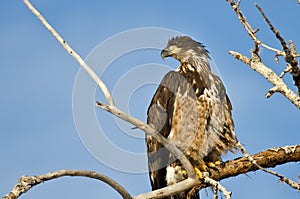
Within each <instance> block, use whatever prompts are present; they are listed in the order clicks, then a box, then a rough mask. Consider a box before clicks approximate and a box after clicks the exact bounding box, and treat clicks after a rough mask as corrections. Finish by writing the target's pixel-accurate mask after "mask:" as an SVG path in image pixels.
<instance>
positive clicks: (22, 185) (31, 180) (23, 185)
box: [2, 170, 132, 199]
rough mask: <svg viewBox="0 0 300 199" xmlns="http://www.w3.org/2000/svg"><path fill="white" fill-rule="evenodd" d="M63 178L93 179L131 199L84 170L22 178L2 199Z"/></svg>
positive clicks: (116, 186) (118, 187) (115, 185)
mask: <svg viewBox="0 0 300 199" xmlns="http://www.w3.org/2000/svg"><path fill="white" fill-rule="evenodd" d="M64 176H80V177H88V178H93V179H96V180H100V181H103V182H105V183H106V184H108V185H110V186H111V187H112V188H113V189H115V190H116V191H118V192H119V193H120V195H121V196H122V197H123V198H124V199H132V196H131V195H130V194H129V193H128V192H127V191H126V189H125V188H123V187H122V186H121V185H120V184H118V183H117V182H116V181H114V180H112V179H111V178H109V177H107V176H105V175H103V174H100V173H97V172H95V171H86V170H60V171H55V172H50V173H46V174H43V175H40V176H22V177H21V178H20V179H19V181H18V184H17V185H16V186H15V187H14V188H13V190H12V191H11V192H10V193H9V194H7V195H5V196H4V197H2V199H15V198H18V197H19V196H20V195H22V194H23V193H26V192H27V191H28V190H30V189H31V188H32V187H34V186H36V185H38V184H40V183H43V182H45V181H48V180H53V179H57V178H60V177H64Z"/></svg>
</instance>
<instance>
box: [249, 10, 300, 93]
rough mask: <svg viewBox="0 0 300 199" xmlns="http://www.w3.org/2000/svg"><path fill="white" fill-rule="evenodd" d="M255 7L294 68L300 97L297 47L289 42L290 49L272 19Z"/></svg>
mask: <svg viewBox="0 0 300 199" xmlns="http://www.w3.org/2000/svg"><path fill="white" fill-rule="evenodd" d="M255 6H256V7H257V9H258V10H259V12H260V13H261V15H262V16H263V18H264V20H265V21H266V22H267V24H268V25H269V27H270V30H271V31H272V32H273V33H274V34H275V36H276V38H277V39H278V40H279V41H280V43H281V46H282V49H283V51H284V53H285V55H284V59H285V61H286V62H287V63H289V64H290V65H291V67H292V69H291V74H292V76H293V80H294V84H295V86H296V87H297V89H298V95H299V96H300V69H299V63H298V60H297V58H296V57H297V53H296V47H295V46H294V44H293V42H292V41H289V44H290V48H289V47H288V45H287V42H286V41H285V40H284V38H283V37H282V36H281V34H280V32H279V31H278V30H277V29H276V28H275V27H274V26H273V24H272V23H271V21H270V19H269V18H268V17H267V15H266V14H265V12H264V10H263V9H262V8H261V7H260V6H259V5H258V4H255Z"/></svg>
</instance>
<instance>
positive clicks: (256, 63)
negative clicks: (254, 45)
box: [229, 51, 300, 109]
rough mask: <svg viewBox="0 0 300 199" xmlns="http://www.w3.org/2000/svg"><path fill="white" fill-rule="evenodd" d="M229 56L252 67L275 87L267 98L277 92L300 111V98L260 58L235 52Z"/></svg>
mask: <svg viewBox="0 0 300 199" xmlns="http://www.w3.org/2000/svg"><path fill="white" fill-rule="evenodd" d="M229 54H231V55H232V56H234V57H235V58H236V59H238V60H240V61H242V62H244V63H245V64H247V65H248V66H250V67H251V68H252V69H253V70H255V71H256V72H258V73H259V74H261V75H262V76H263V77H265V78H266V79H267V80H268V81H269V82H270V83H271V84H273V85H274V87H273V88H272V89H271V90H269V92H268V93H267V94H266V97H267V98H268V97H270V96H271V95H272V94H274V93H275V92H280V93H281V94H283V95H284V96H285V97H286V98H288V99H289V100H290V101H291V102H292V103H293V104H294V105H295V106H296V107H297V108H298V109H300V97H299V96H297V95H296V94H295V93H294V92H293V91H292V90H291V89H289V88H288V86H287V85H286V84H285V83H284V82H283V80H282V79H281V78H280V77H278V76H277V75H276V74H275V73H274V72H273V71H272V70H271V69H270V68H269V67H267V66H265V65H264V64H263V63H262V62H261V61H260V60H259V59H258V58H253V57H252V58H248V57H246V56H245V55H243V54H241V53H239V52H235V51H229Z"/></svg>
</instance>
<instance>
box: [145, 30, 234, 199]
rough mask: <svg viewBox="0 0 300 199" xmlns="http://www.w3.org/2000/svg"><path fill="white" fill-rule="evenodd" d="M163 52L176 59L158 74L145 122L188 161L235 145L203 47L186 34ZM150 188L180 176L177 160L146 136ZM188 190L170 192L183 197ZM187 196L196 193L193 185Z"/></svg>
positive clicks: (226, 106)
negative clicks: (168, 69) (169, 68)
mask: <svg viewBox="0 0 300 199" xmlns="http://www.w3.org/2000/svg"><path fill="white" fill-rule="evenodd" d="M161 56H162V58H165V57H174V58H175V59H177V60H179V61H180V65H179V66H178V68H177V69H176V71H171V72H169V73H167V74H166V75H165V76H164V78H163V79H162V81H161V83H160V85H159V87H158V89H157V91H156V93H155V95H154V96H153V99H152V101H151V104H150V106H149V108H148V118H147V123H148V124H150V125H152V126H153V127H154V128H156V129H157V130H158V131H159V133H160V134H162V135H163V136H164V137H166V138H167V139H168V140H169V141H170V142H171V143H172V144H175V145H176V146H177V147H178V148H179V149H180V150H181V151H182V152H184V154H185V155H186V156H187V158H188V159H189V160H190V161H191V163H192V165H193V166H195V167H198V166H200V165H203V164H204V162H208V161H210V162H215V161H219V160H221V157H220V156H221V155H222V154H225V153H226V152H227V151H228V150H230V151H233V150H234V149H235V143H236V141H237V140H236V137H235V134H234V132H233V128H234V126H233V121H232V117H231V110H232V107H231V104H230V101H229V98H228V96H227V95H226V90H225V88H224V85H223V83H222V81H221V80H220V78H219V77H217V76H216V75H214V74H212V72H211V70H210V66H209V61H208V60H209V59H210V58H209V55H208V51H207V50H205V48H204V46H203V45H202V44H201V43H198V42H196V41H194V40H192V39H191V38H190V37H187V36H183V37H175V38H172V39H170V40H169V42H168V45H167V47H166V48H165V49H163V50H162V51H161ZM146 144H147V152H148V166H149V176H150V181H151V186H152V189H153V190H156V189H159V188H163V187H165V186H167V185H171V184H174V183H176V182H179V181H181V180H183V179H184V178H185V176H184V175H183V174H182V171H183V169H184V168H182V166H181V164H180V162H179V161H178V160H176V158H175V157H173V155H172V154H170V153H169V152H168V150H167V149H166V148H165V147H163V146H162V145H161V144H159V143H158V142H157V141H156V140H155V139H154V138H153V137H151V136H149V135H147V137H146ZM187 194H188V192H185V193H180V194H178V195H176V196H172V197H170V198H178V199H184V198H187ZM190 198H195V199H196V198H199V195H198V191H196V192H194V193H193V194H192V196H191V197H190Z"/></svg>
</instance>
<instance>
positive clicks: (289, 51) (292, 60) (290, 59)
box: [228, 0, 300, 109]
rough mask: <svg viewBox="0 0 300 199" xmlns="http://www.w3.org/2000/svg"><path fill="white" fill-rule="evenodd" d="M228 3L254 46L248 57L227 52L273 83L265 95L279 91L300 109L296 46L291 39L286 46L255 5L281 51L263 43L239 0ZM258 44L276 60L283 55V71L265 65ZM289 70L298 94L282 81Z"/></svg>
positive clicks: (262, 12) (299, 72)
mask: <svg viewBox="0 0 300 199" xmlns="http://www.w3.org/2000/svg"><path fill="white" fill-rule="evenodd" d="M228 1H229V3H230V6H231V7H232V9H233V10H234V12H235V13H236V15H237V17H238V19H239V21H240V23H241V24H242V25H243V27H244V28H245V30H246V31H247V32H248V35H249V36H250V38H251V39H252V40H253V41H254V48H253V50H252V57H251V58H248V57H246V56H245V55H242V54H240V53H238V52H234V51H230V52H229V53H230V54H231V55H233V56H234V57H235V58H236V59H238V60H240V61H242V62H244V63H245V64H247V65H249V66H250V67H251V68H252V69H254V70H255V71H257V72H258V73H259V74H261V75H262V76H263V77H265V78H266V79H267V80H268V81H269V82H270V83H272V84H273V85H274V87H273V88H271V89H270V90H269V91H268V93H267V94H266V97H267V98H268V97H271V96H272V95H273V94H274V93H275V92H280V93H281V94H283V95H284V96H285V97H286V98H287V99H289V100H290V101H291V102H292V103H293V104H294V105H295V106H296V107H297V108H298V109H300V97H299V94H300V70H299V64H298V60H297V57H298V56H299V55H298V54H297V53H296V48H295V46H294V44H293V42H292V41H290V42H289V45H290V47H288V45H287V42H286V41H285V40H284V38H283V37H282V36H281V34H280V32H279V31H278V30H277V29H275V27H274V26H273V25H272V23H271V21H270V20H269V19H268V18H267V16H266V14H265V13H264V11H263V9H262V8H261V7H260V6H258V5H256V7H257V8H258V10H259V11H260V13H261V14H262V16H263V18H264V20H265V21H266V22H267V24H268V25H269V27H270V29H271V31H272V32H273V33H274V34H275V36H276V38H277V39H278V40H279V42H280V44H281V46H282V51H281V50H278V49H275V48H272V47H269V46H267V45H266V44H263V43H262V42H261V41H260V40H259V39H258V38H257V36H256V32H257V31H254V29H253V28H252V26H251V25H250V24H249V23H248V21H247V20H246V17H245V16H244V15H243V14H242V12H241V10H240V8H239V6H240V1H238V2H237V3H235V1H234V0H228ZM259 46H262V47H265V48H266V49H269V50H271V51H274V52H275V53H276V55H275V57H276V61H277V60H278V56H283V57H284V59H285V61H286V62H287V64H288V66H287V68H286V69H285V70H284V71H283V73H282V74H281V75H280V76H278V75H276V73H274V71H273V70H272V69H270V68H269V67H266V66H265V65H264V64H263V63H262V61H261V59H260V56H259ZM287 72H289V73H290V74H291V75H292V76H293V80H294V84H295V86H296V87H297V89H298V95H297V94H296V93H294V92H293V91H292V90H291V89H289V88H288V87H287V85H286V84H285V83H284V81H283V80H282V79H281V77H283V75H284V74H285V73H287Z"/></svg>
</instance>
